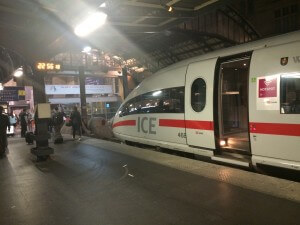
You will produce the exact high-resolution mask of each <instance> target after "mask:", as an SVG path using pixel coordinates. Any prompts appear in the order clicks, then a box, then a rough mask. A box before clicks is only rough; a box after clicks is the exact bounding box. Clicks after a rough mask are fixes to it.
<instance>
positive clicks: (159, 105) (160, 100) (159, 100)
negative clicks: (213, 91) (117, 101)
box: [119, 87, 184, 117]
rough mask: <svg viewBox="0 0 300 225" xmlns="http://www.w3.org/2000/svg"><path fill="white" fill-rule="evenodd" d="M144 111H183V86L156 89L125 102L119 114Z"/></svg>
mask: <svg viewBox="0 0 300 225" xmlns="http://www.w3.org/2000/svg"><path fill="white" fill-rule="evenodd" d="M142 113H143V114H144V113H184V87H175V88H168V89H162V90H156V91H152V92H148V93H145V94H142V95H140V96H137V97H135V98H133V99H131V100H129V101H128V102H127V103H125V104H124V105H123V106H122V107H121V109H120V110H119V116H120V117H122V116H127V115H133V114H142Z"/></svg>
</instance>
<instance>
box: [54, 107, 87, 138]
mask: <svg viewBox="0 0 300 225" xmlns="http://www.w3.org/2000/svg"><path fill="white" fill-rule="evenodd" d="M64 117H66V115H65V113H64V112H63V111H60V110H59V109H58V107H55V109H54V112H53V114H52V120H51V122H50V131H52V127H53V128H54V143H60V142H62V135H61V133H60V131H61V128H62V126H63V125H64V121H65V119H64ZM67 123H68V124H67V125H69V126H72V133H73V139H74V140H75V137H76V133H78V135H79V139H78V140H79V141H80V140H81V134H82V132H81V123H82V120H81V115H80V113H79V111H78V110H77V107H76V106H74V107H73V111H72V113H71V115H70V118H69V120H68V121H67Z"/></svg>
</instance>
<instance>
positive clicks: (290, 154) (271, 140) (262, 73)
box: [249, 42, 300, 165]
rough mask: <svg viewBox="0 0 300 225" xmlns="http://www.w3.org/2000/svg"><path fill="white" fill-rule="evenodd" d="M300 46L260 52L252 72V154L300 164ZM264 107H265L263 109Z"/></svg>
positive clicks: (255, 56)
mask: <svg viewBox="0 0 300 225" xmlns="http://www.w3.org/2000/svg"><path fill="white" fill-rule="evenodd" d="M299 52H300V42H296V43H291V44H286V45H279V46H275V47H271V48H265V49H261V50H256V51H254V53H253V57H252V61H251V72H250V81H249V89H250V92H249V94H250V102H249V103H250V107H249V108H250V112H249V113H250V114H249V119H250V133H251V135H250V137H251V146H252V154H253V158H254V160H255V158H256V156H258V157H260V158H261V157H266V158H265V159H266V160H265V161H268V159H267V158H273V159H280V160H282V164H285V165H288V164H290V165H294V164H295V162H298V165H299V162H300V138H299V135H300V131H299V123H300V119H299V113H300V107H299V104H297V107H298V108H295V107H294V103H295V102H296V101H297V99H298V101H300V60H298V57H300V54H299ZM262 104H263V105H262Z"/></svg>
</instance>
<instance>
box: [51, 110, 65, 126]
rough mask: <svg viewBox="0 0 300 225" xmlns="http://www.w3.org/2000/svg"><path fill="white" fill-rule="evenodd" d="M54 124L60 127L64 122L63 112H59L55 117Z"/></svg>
mask: <svg viewBox="0 0 300 225" xmlns="http://www.w3.org/2000/svg"><path fill="white" fill-rule="evenodd" d="M53 122H54V124H55V125H60V124H62V123H63V122H64V116H63V114H62V113H61V112H58V113H56V114H55V115H54V121H53Z"/></svg>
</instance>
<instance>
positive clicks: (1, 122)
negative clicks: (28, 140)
mask: <svg viewBox="0 0 300 225" xmlns="http://www.w3.org/2000/svg"><path fill="white" fill-rule="evenodd" d="M7 128H9V129H10V122H9V118H8V116H6V115H4V114H0V134H1V135H6V130H7Z"/></svg>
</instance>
